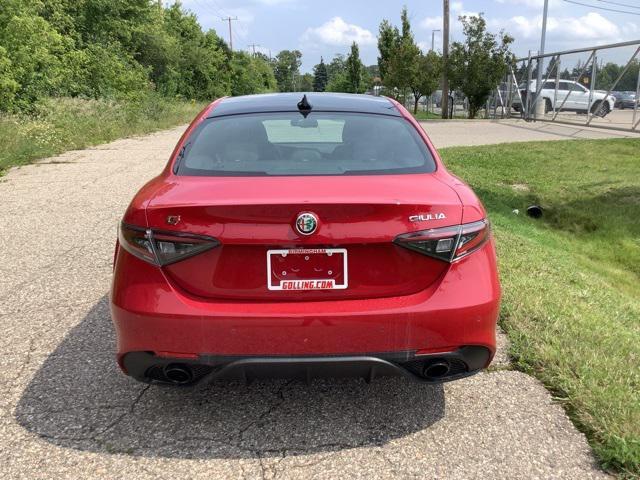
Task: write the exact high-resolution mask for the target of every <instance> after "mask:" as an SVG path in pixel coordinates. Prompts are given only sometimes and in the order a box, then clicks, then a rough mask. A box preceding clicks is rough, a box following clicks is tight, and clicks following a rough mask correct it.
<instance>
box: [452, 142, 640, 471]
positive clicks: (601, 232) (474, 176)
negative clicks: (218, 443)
mask: <svg viewBox="0 0 640 480" xmlns="http://www.w3.org/2000/svg"><path fill="white" fill-rule="evenodd" d="M442 156H443V158H444V161H445V163H446V164H447V166H448V167H449V168H450V169H451V171H453V172H454V173H456V174H457V175H459V176H460V177H462V178H464V179H465V180H466V181H467V182H468V183H470V184H471V186H472V187H473V188H474V189H475V191H476V192H477V193H478V195H479V196H480V197H481V198H482V200H483V202H484V203H485V205H486V206H487V208H488V210H489V215H490V217H491V220H492V222H493V226H494V231H495V236H496V239H497V246H498V255H499V263H500V273H501V280H502V286H503V303H502V311H501V324H502V326H503V328H504V329H505V330H506V332H507V334H508V336H509V338H510V340H511V352H510V353H511V354H512V356H513V357H514V359H515V364H516V367H518V368H520V369H522V370H524V371H526V372H528V373H531V374H533V375H535V376H536V377H538V378H539V379H541V380H542V381H543V382H544V383H545V385H547V387H548V388H549V389H550V390H551V391H552V392H553V393H554V395H555V396H556V397H557V398H558V401H560V402H561V403H562V405H563V406H564V407H565V408H566V410H567V411H568V413H569V415H570V416H571V418H572V419H573V420H574V422H575V423H576V424H577V425H578V427H579V428H580V429H581V430H583V431H584V432H585V433H586V434H587V437H588V439H589V441H590V443H591V445H592V446H593V448H594V451H595V453H596V455H597V456H598V457H599V459H600V460H601V462H602V464H603V466H604V467H605V468H609V469H611V470H613V471H617V472H619V473H620V474H621V475H623V476H636V475H640V140H631V139H623V140H594V141H586V140H585V141H562V142H531V143H518V144H503V145H495V146H484V147H473V148H449V149H443V150H442ZM534 203H535V204H539V205H541V206H542V207H543V208H544V216H543V218H541V219H539V220H534V219H531V218H529V217H527V216H526V214H525V210H526V207H527V206H528V205H530V204H534ZM516 209H517V210H519V214H516V213H514V210H516Z"/></svg>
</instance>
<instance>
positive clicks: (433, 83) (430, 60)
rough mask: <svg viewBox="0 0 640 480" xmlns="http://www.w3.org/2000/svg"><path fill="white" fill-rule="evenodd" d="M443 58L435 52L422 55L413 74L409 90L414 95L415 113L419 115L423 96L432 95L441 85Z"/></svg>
mask: <svg viewBox="0 0 640 480" xmlns="http://www.w3.org/2000/svg"><path fill="white" fill-rule="evenodd" d="M441 76H442V56H441V55H440V54H438V53H437V52H434V51H433V50H430V51H429V52H428V53H427V54H426V55H425V54H423V53H421V54H420V55H419V57H418V61H417V62H416V63H415V66H414V71H413V72H412V74H411V82H410V84H409V88H410V89H411V92H412V93H413V113H414V115H415V114H416V113H418V103H419V102H420V98H422V97H423V96H427V95H431V94H432V93H433V92H435V91H436V90H437V89H438V86H439V85H440V77H441Z"/></svg>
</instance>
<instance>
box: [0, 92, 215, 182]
mask: <svg viewBox="0 0 640 480" xmlns="http://www.w3.org/2000/svg"><path fill="white" fill-rule="evenodd" d="M202 108H203V104H200V103H194V102H186V101H182V100H173V99H172V100H168V99H166V98H163V97H160V96H158V95H148V96H146V97H143V98H140V99H137V100H136V101H127V102H124V101H122V102H117V101H106V100H82V99H70V98H57V99H48V100H46V101H45V102H44V103H42V104H41V105H39V106H38V108H37V111H36V113H35V114H33V115H30V116H0V145H2V149H0V175H2V172H3V171H5V170H6V169H8V168H10V167H13V166H16V165H24V164H27V163H30V162H32V161H34V160H37V159H39V158H44V157H48V156H51V155H56V154H58V153H62V152H64V151H67V150H74V149H80V148H85V147H88V146H91V145H97V144H100V143H104V142H108V141H111V140H115V139H117V138H122V137H127V136H131V135H137V134H143V133H148V132H151V131H154V130H160V129H163V128H168V127H171V126H173V125H178V124H180V123H186V122H189V121H190V120H192V119H193V117H194V116H195V115H196V113H197V112H198V111H199V110H200V109H202Z"/></svg>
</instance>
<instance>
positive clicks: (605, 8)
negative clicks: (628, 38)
mask: <svg viewBox="0 0 640 480" xmlns="http://www.w3.org/2000/svg"><path fill="white" fill-rule="evenodd" d="M563 1H564V2H567V3H573V4H575V5H582V6H583V7H590V8H598V9H600V10H606V11H608V12H616V13H626V14H627V15H638V16H640V13H638V12H627V11H625V10H616V9H613V8H607V7H597V6H595V5H589V4H587V3H580V2H576V1H574V0H563Z"/></svg>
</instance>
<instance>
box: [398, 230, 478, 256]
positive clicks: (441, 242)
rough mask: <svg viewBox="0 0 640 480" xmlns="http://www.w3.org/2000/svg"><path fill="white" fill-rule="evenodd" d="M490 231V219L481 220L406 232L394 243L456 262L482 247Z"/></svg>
mask: <svg viewBox="0 0 640 480" xmlns="http://www.w3.org/2000/svg"><path fill="white" fill-rule="evenodd" d="M490 231H491V229H490V228H489V221H488V220H481V221H479V222H473V223H466V224H464V225H455V226H452V227H444V228H432V229H430V230H421V231H419V232H411V233H405V234H403V235H399V236H398V237H396V239H395V240H394V243H396V244H397V245H400V246H402V247H405V248H408V249H410V250H414V251H416V252H419V253H422V254H423V255H428V256H430V257H435V258H439V259H440V260H444V261H446V262H454V261H456V260H459V259H460V258H462V257H465V256H467V255H469V254H470V253H472V252H474V251H476V250H477V249H478V248H480V247H481V246H482V245H483V244H484V242H486V241H487V240H488V239H489V234H490Z"/></svg>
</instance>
